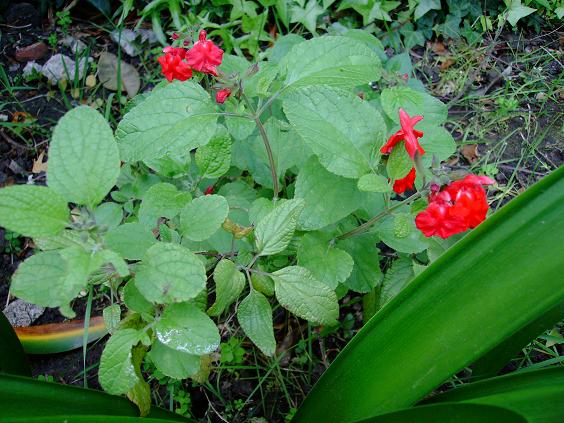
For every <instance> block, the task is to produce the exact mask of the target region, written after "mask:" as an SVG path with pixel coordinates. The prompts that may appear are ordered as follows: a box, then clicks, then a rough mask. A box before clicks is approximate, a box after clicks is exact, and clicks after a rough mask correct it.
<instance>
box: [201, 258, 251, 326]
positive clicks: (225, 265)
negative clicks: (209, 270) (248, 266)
mask: <svg viewBox="0 0 564 423" xmlns="http://www.w3.org/2000/svg"><path fill="white" fill-rule="evenodd" d="M213 280H214V281H215V303H213V305H212V306H211V307H210V308H209V310H208V314H209V315H210V316H219V315H220V314H221V313H223V311H224V310H225V309H226V308H227V307H229V306H230V305H231V304H232V303H233V302H234V301H235V300H236V299H237V298H239V295H241V292H243V288H245V276H243V274H242V273H241V272H240V271H239V270H238V269H237V267H236V266H235V263H233V262H232V261H231V260H227V259H222V260H220V261H219V263H217V266H215V269H214V271H213Z"/></svg>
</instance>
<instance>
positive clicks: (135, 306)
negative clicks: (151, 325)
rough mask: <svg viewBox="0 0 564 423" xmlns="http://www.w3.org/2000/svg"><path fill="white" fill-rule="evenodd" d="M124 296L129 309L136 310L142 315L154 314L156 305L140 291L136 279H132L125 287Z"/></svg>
mask: <svg viewBox="0 0 564 423" xmlns="http://www.w3.org/2000/svg"><path fill="white" fill-rule="evenodd" d="M122 298H123V302H124V304H125V305H126V306H127V308H128V310H131V311H135V312H137V313H139V314H141V315H142V316H148V317H150V316H152V315H153V313H154V311H155V307H154V306H153V304H151V303H150V302H149V301H147V299H146V298H145V297H144V296H143V294H141V292H139V290H138V289H137V286H135V279H132V280H130V281H129V282H127V284H126V285H125V286H124V287H123V291H122Z"/></svg>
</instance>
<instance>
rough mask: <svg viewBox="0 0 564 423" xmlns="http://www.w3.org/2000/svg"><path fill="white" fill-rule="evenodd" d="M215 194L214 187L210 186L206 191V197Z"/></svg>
mask: <svg viewBox="0 0 564 423" xmlns="http://www.w3.org/2000/svg"><path fill="white" fill-rule="evenodd" d="M212 194H213V185H210V186H209V187H207V188H206V190H205V191H204V195H212Z"/></svg>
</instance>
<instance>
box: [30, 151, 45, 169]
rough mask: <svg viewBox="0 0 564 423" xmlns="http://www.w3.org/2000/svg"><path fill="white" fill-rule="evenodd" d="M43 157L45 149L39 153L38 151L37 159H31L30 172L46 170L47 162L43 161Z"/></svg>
mask: <svg viewBox="0 0 564 423" xmlns="http://www.w3.org/2000/svg"><path fill="white" fill-rule="evenodd" d="M44 158H45V151H42V152H41V153H39V156H38V157H37V159H35V160H34V161H33V166H32V168H31V173H41V172H47V162H46V161H45V162H44V161H43V159H44Z"/></svg>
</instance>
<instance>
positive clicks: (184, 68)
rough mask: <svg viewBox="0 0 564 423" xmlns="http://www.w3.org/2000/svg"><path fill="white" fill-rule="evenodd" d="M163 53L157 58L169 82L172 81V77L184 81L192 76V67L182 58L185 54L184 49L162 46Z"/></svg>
mask: <svg viewBox="0 0 564 423" xmlns="http://www.w3.org/2000/svg"><path fill="white" fill-rule="evenodd" d="M163 53H164V54H165V55H164V56H161V57H159V58H158V59H157V60H158V62H159V63H160V64H161V68H162V71H163V74H164V76H165V77H166V79H167V80H168V81H169V82H172V80H173V79H178V80H179V81H186V80H187V79H190V78H191V77H192V69H190V66H188V63H186V62H185V61H184V60H183V59H184V57H185V56H186V50H184V49H183V48H176V47H170V46H168V47H165V48H164V50H163Z"/></svg>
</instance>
